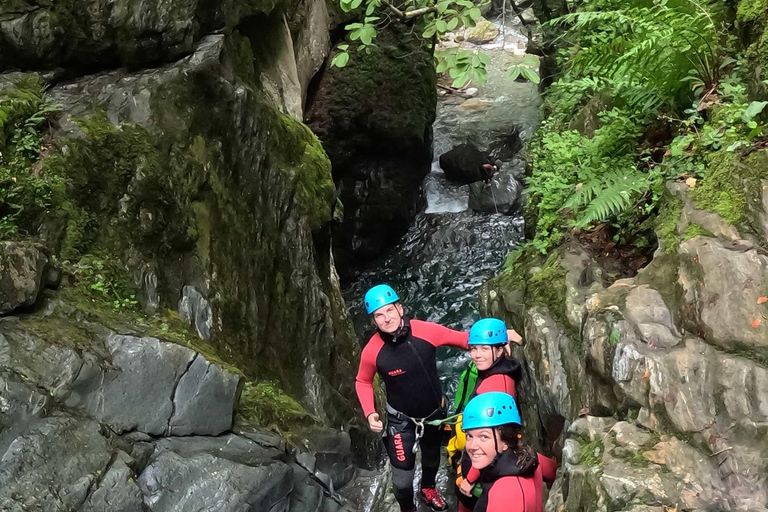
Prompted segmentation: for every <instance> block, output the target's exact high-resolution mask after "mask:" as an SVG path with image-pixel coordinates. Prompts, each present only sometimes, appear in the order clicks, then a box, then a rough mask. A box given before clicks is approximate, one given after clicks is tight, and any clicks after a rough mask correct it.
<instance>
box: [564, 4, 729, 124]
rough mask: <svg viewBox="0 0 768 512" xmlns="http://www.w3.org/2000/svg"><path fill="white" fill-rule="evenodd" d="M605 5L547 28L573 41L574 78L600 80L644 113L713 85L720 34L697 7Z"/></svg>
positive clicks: (571, 62)
mask: <svg viewBox="0 0 768 512" xmlns="http://www.w3.org/2000/svg"><path fill="white" fill-rule="evenodd" d="M608 4H609V5H607V6H601V5H596V6H594V7H593V9H595V10H582V11H580V12H574V13H571V14H566V15H564V16H562V17H560V18H557V19H555V20H553V21H552V22H551V23H552V24H554V25H559V26H563V27H567V31H566V35H565V37H566V39H570V40H575V41H577V44H575V45H574V46H573V47H572V48H571V50H570V58H569V60H568V66H569V69H570V72H571V73H572V74H573V75H576V76H575V77H586V76H592V77H599V80H600V82H601V85H602V86H603V87H604V88H609V89H611V90H612V91H613V95H614V97H616V98H618V99H621V100H622V101H623V102H626V104H627V105H628V106H630V107H631V108H632V109H634V110H638V111H644V112H652V111H654V110H656V109H658V108H661V107H668V108H674V107H675V106H676V105H677V103H678V100H679V99H680V98H681V96H687V95H689V94H690V92H691V91H692V90H693V91H698V92H699V93H701V92H704V91H707V90H710V89H712V87H713V86H715V85H716V84H717V82H718V80H719V76H720V71H721V69H720V67H721V64H722V63H723V60H722V53H721V52H719V51H718V46H717V41H718V38H719V36H720V28H719V27H718V26H717V25H716V23H715V21H713V18H712V16H711V15H710V14H709V13H708V12H707V11H706V10H705V9H704V8H703V7H701V6H700V5H699V4H698V3H695V2H693V1H685V2H674V3H673V2H667V1H662V2H656V3H654V4H652V5H650V6H649V5H647V4H639V3H634V2H618V1H616V2H608ZM638 4H639V5H638ZM588 5H589V4H588ZM587 8H589V7H587Z"/></svg>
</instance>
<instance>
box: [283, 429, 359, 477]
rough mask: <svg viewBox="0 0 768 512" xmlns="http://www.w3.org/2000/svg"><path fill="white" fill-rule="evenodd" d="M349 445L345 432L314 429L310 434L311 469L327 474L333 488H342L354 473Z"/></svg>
mask: <svg viewBox="0 0 768 512" xmlns="http://www.w3.org/2000/svg"><path fill="white" fill-rule="evenodd" d="M351 445H352V440H351V439H350V437H349V434H348V433H346V432H339V431H336V430H333V429H316V430H314V431H313V432H312V433H311V434H310V447H311V449H312V452H311V455H312V459H313V460H312V470H313V471H317V472H320V473H323V474H324V475H328V478H329V479H330V480H331V481H332V482H333V488H334V489H341V488H343V487H344V486H345V485H347V483H349V481H350V480H352V478H353V476H354V474H355V465H354V463H353V460H352V446H351ZM298 457H299V455H297V459H298Z"/></svg>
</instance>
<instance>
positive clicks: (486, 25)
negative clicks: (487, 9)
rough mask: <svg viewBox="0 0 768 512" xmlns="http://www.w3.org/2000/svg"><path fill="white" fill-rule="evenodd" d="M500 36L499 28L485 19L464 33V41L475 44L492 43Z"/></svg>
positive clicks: (478, 21) (481, 19)
mask: <svg viewBox="0 0 768 512" xmlns="http://www.w3.org/2000/svg"><path fill="white" fill-rule="evenodd" d="M498 35H499V28H498V27H497V26H496V25H494V24H493V23H492V22H490V21H488V20H486V19H484V18H480V19H479V20H477V23H476V24H475V26H474V27H471V28H468V29H466V30H465V31H464V39H465V40H466V41H468V42H470V43H474V44H484V43H490V42H491V41H493V40H494V39H496V36H498Z"/></svg>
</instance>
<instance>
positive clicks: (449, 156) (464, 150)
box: [440, 143, 493, 184]
mask: <svg viewBox="0 0 768 512" xmlns="http://www.w3.org/2000/svg"><path fill="white" fill-rule="evenodd" d="M484 165H491V166H492V165H493V162H492V161H491V159H490V158H488V156H487V155H486V154H485V153H483V152H482V151H480V150H479V149H477V147H476V146H475V145H474V144H472V143H466V144H461V145H459V146H456V147H454V148H453V149H451V150H450V151H448V152H447V153H443V154H442V155H440V168H441V169H442V170H443V172H444V173H445V177H446V178H448V179H449V180H451V181H455V182H457V183H462V184H466V183H473V182H475V181H481V180H487V179H488V178H490V177H491V174H492V173H491V172H489V171H488V170H487V168H485V167H483V166H484Z"/></svg>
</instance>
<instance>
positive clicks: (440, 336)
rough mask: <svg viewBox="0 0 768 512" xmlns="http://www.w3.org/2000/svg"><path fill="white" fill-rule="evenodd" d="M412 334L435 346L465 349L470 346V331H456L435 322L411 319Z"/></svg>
mask: <svg viewBox="0 0 768 512" xmlns="http://www.w3.org/2000/svg"><path fill="white" fill-rule="evenodd" d="M411 334H413V336H414V337H416V338H421V339H423V340H426V341H427V342H428V343H430V344H432V345H433V346H435V347H456V348H460V349H463V350H467V349H468V348H469V345H468V343H467V342H468V341H469V333H468V332H464V331H454V330H453V329H449V328H447V327H443V326H442V325H439V324H436V323H433V322H424V321H421V320H411Z"/></svg>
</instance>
